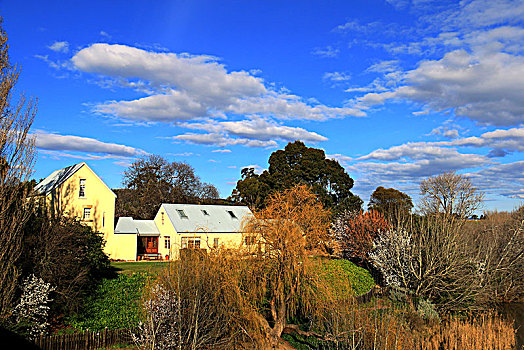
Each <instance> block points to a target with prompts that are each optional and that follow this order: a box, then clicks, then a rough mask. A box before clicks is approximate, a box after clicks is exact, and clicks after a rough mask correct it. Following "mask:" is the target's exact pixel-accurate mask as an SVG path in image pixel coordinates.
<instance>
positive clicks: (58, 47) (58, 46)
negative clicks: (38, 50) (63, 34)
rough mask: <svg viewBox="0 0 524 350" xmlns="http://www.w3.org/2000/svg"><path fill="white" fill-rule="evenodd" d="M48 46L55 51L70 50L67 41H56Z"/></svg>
mask: <svg viewBox="0 0 524 350" xmlns="http://www.w3.org/2000/svg"><path fill="white" fill-rule="evenodd" d="M47 48H48V49H50V50H53V51H55V52H64V53H65V52H68V51H69V43H68V42H67V41H55V42H54V43H53V44H51V45H49V46H48V47H47Z"/></svg>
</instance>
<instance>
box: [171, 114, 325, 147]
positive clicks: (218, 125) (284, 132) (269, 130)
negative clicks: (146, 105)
mask: <svg viewBox="0 0 524 350" xmlns="http://www.w3.org/2000/svg"><path fill="white" fill-rule="evenodd" d="M180 125H181V126H184V127H186V128H190V129H197V130H205V131H209V132H213V133H222V134H227V135H230V136H238V137H242V138H248V139H253V140H263V141H267V140H272V139H273V140H284V141H295V140H303V141H310V142H318V141H327V138H326V137H324V136H322V135H319V134H317V133H315V132H311V131H307V130H305V129H303V128H298V127H290V126H284V125H279V124H277V123H275V122H272V121H268V120H266V119H262V118H252V119H250V120H240V121H230V122H229V121H228V122H215V121H210V122H208V123H184V124H180Z"/></svg>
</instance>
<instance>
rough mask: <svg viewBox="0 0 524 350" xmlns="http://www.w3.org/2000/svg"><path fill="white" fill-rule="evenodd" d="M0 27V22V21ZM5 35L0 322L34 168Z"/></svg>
mask: <svg viewBox="0 0 524 350" xmlns="http://www.w3.org/2000/svg"><path fill="white" fill-rule="evenodd" d="M0 25H1V19H0ZM8 48H9V45H8V44H7V35H6V33H5V31H4V29H3V28H2V27H1V26H0V79H1V81H0V321H1V319H2V318H3V317H4V316H5V315H6V313H7V312H8V311H9V309H10V308H11V307H12V303H13V298H14V293H15V290H16V286H17V280H18V277H19V274H20V271H19V269H18V268H17V266H16V262H17V260H18V258H19V256H20V252H21V242H22V236H23V235H22V227H23V225H24V222H25V221H26V220H27V218H28V216H29V213H30V211H31V208H30V207H29V205H28V203H27V202H26V198H27V195H28V193H29V190H30V188H29V186H28V185H27V182H26V181H27V180H28V178H29V176H30V175H31V174H32V171H33V165H34V156H35V148H34V138H33V137H31V136H30V135H29V128H30V127H31V124H32V123H33V119H34V116H35V113H36V107H35V106H36V104H35V102H34V101H33V100H27V99H26V98H25V97H24V96H21V97H20V98H18V100H14V99H13V97H12V94H13V91H14V88H15V85H16V82H17V80H18V76H19V74H20V71H19V70H18V69H17V68H16V67H13V66H12V65H11V64H10V63H9V55H8Z"/></svg>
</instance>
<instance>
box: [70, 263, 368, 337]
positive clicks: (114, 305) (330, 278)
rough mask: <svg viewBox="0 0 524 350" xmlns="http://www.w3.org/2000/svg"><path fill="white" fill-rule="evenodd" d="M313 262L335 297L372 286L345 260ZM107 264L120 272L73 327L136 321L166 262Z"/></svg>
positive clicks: (365, 275)
mask: <svg viewBox="0 0 524 350" xmlns="http://www.w3.org/2000/svg"><path fill="white" fill-rule="evenodd" d="M314 264H315V269H316V270H317V271H318V274H319V275H320V276H321V277H322V278H323V279H325V280H326V282H328V283H329V284H330V285H331V286H332V288H333V289H332V290H333V291H334V292H335V293H336V294H337V297H339V298H347V297H349V296H354V295H361V294H364V293H366V292H367V291H369V290H370V289H371V287H372V286H373V278H372V277H371V275H370V274H369V272H368V271H367V270H365V269H363V268H360V267H357V266H356V265H355V264H353V263H351V262H349V261H347V260H335V259H326V258H317V259H315V260H314ZM111 265H112V266H113V267H114V268H115V269H117V271H118V272H119V273H120V275H119V277H118V278H117V279H112V280H103V281H102V284H101V285H100V287H99V288H98V290H97V291H96V292H95V294H94V295H93V296H92V297H91V298H89V300H87V303H86V308H85V309H84V311H83V312H81V313H80V314H78V315H76V317H73V318H72V319H71V320H70V324H71V325H72V326H73V327H75V328H77V329H87V328H89V329H103V328H105V327H108V328H110V329H114V328H125V327H132V326H134V325H136V323H137V322H138V313H139V304H140V302H141V295H142V288H143V286H144V285H145V283H146V280H147V276H148V275H149V276H155V275H157V274H159V273H160V272H161V271H162V270H163V269H165V268H167V267H168V266H169V264H168V263H166V262H158V261H140V262H115V263H112V264H111ZM144 272H145V273H146V274H144Z"/></svg>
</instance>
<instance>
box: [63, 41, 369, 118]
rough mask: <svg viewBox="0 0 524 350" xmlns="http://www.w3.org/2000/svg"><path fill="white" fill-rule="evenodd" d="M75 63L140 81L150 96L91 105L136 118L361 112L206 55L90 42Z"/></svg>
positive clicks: (118, 78) (329, 115)
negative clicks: (278, 87)
mask: <svg viewBox="0 0 524 350" xmlns="http://www.w3.org/2000/svg"><path fill="white" fill-rule="evenodd" d="M71 61H72V63H73V65H74V66H75V68H76V69H78V70H81V71H84V72H89V73H96V74H99V75H102V76H106V77H110V78H112V79H115V81H121V80H122V79H123V80H127V81H128V83H139V85H140V86H142V89H141V91H144V89H143V84H144V82H145V83H146V84H147V85H148V86H149V87H150V89H151V90H152V91H153V92H152V94H151V95H150V96H146V97H143V98H140V99H136V100H131V101H111V102H108V103H104V104H101V105H98V106H97V107H96V108H95V110H96V111H98V112H100V113H104V114H111V115H115V116H118V117H122V118H127V119H131V120H138V121H160V122H170V121H185V120H190V119H195V118H202V117H217V116H224V115H225V114H237V115H243V114H249V115H253V114H258V115H263V116H266V117H274V118H282V119H312V120H324V119H327V118H334V117H345V116H364V115H365V114H364V113H363V112H362V111H360V110H358V109H356V108H343V107H341V108H334V107H328V106H325V105H310V104H308V103H306V102H305V101H304V100H303V99H302V98H301V97H298V96H296V95H292V94H286V93H282V92H277V91H273V90H271V89H269V88H268V87H266V85H265V84H264V81H263V80H262V78H259V77H256V76H253V75H252V74H251V73H249V72H246V71H231V72H228V71H227V70H226V68H225V66H224V65H223V64H221V63H219V61H218V59H217V58H216V57H213V56H208V55H189V54H175V53H157V52H151V51H146V50H142V49H138V48H135V47H130V46H126V45H109V44H93V45H91V46H89V47H87V48H85V49H82V50H80V51H79V52H77V53H76V54H75V55H74V56H73V58H72V59H71Z"/></svg>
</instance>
